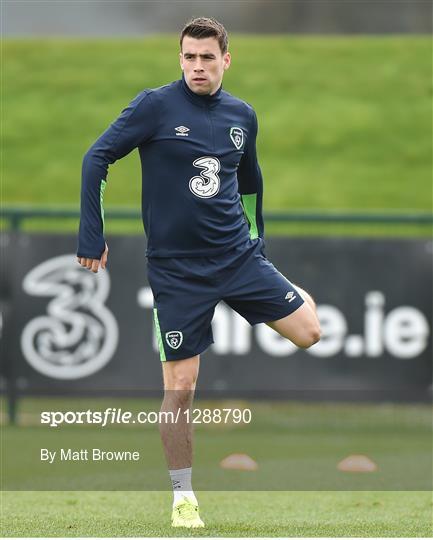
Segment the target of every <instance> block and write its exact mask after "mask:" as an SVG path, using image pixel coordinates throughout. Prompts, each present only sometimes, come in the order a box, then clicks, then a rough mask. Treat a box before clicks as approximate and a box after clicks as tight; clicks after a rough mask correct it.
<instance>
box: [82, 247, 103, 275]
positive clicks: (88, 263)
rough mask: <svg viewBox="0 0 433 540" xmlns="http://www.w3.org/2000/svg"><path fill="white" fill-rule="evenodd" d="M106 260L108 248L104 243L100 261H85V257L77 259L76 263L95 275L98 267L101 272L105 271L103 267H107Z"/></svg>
mask: <svg viewBox="0 0 433 540" xmlns="http://www.w3.org/2000/svg"><path fill="white" fill-rule="evenodd" d="M107 259H108V246H107V243H105V250H104V253H103V254H102V255H101V258H100V259H86V257H77V262H78V264H80V265H81V266H82V267H83V268H88V269H89V270H91V271H92V272H93V273H94V274H97V273H98V270H99V266H101V268H102V270H105V267H106V266H107Z"/></svg>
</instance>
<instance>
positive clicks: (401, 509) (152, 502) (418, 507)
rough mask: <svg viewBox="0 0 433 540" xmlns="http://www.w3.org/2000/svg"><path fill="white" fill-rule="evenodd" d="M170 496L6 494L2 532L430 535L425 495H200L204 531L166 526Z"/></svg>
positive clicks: (428, 504)
mask: <svg viewBox="0 0 433 540" xmlns="http://www.w3.org/2000/svg"><path fill="white" fill-rule="evenodd" d="M171 497H172V496H171V493H166V492H165V493H164V492H153V493H145V492H21V493H20V492H7V493H3V496H2V498H3V501H2V512H3V520H2V534H3V535H4V536H12V537H13V536H24V537H27V536H30V537H35V536H36V537H52V536H60V537H83V536H96V537H116V536H122V537H130V536H133V537H140V536H156V537H158V536H182V537H185V536H188V537H189V536H191V537H203V536H211V537H214V536H245V537H257V536H264V537H272V536H276V537H287V536H307V537H311V536H313V537H315V536H324V537H331V538H332V537H339V536H364V537H377V536H379V537H380V536H384V537H402V536H406V537H407V536H409V537H411V536H412V537H431V536H432V534H433V528H432V497H431V493H428V492H373V493H371V492H370V493H368V492H260V491H258V492H241V493H240V492H204V493H201V494H199V499H200V505H201V514H202V517H203V519H204V521H205V523H206V529H204V530H200V531H188V530H185V529H183V530H182V529H181V530H179V529H178V530H176V529H172V528H171V527H170V521H169V516H170V507H171Z"/></svg>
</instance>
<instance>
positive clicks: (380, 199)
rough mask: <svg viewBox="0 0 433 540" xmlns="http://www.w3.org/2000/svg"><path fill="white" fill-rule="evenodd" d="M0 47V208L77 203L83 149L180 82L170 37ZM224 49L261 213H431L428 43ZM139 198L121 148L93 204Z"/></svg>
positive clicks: (313, 41)
mask: <svg viewBox="0 0 433 540" xmlns="http://www.w3.org/2000/svg"><path fill="white" fill-rule="evenodd" d="M3 48H4V68H3V75H4V84H3V111H4V112H3V118H2V124H3V135H4V157H5V159H4V169H3V202H4V203H28V204H38V205H43V204H45V205H54V204H55V205H56V204H68V205H74V206H77V205H78V202H79V183H80V167H81V160H82V156H83V154H84V152H85V151H86V149H87V148H88V147H89V145H90V144H91V143H92V141H94V140H95V138H96V137H97V136H98V135H99V134H100V133H101V132H102V131H103V130H104V129H105V128H106V127H107V125H108V124H109V123H110V122H111V121H112V120H113V119H114V118H115V117H116V116H117V115H118V114H119V112H120V110H121V109H122V108H123V107H124V106H125V105H126V104H127V103H128V102H129V101H130V100H131V99H132V98H133V97H134V96H135V95H136V94H137V93H138V92H139V91H140V90H141V89H142V88H145V87H157V86H160V85H162V84H165V83H166V82H168V81H171V80H175V79H177V78H178V77H179V73H180V71H179V67H178V59H177V48H178V45H177V37H176V36H164V37H150V38H146V39H141V40H116V41H115V40H111V41H107V40H93V41H83V40H79V41H78V40H4V44H3ZM231 50H232V54H233V64H232V68H231V69H230V70H229V72H228V73H227V75H226V78H225V81H224V87H225V88H226V89H227V90H228V91H230V92H232V93H233V94H235V95H238V96H240V97H242V98H244V99H245V100H247V101H248V102H250V103H252V104H253V105H254V107H255V108H256V110H257V113H258V117H259V121H260V135H259V141H258V147H259V157H260V162H261V165H262V169H263V173H264V178H265V185H266V187H265V209H266V210H302V209H305V208H308V209H317V210H332V209H346V210H358V211H359V210H365V209H367V210H382V209H385V210H388V211H389V210H398V211H404V210H418V211H430V210H431V121H430V119H431V107H432V85H431V62H430V59H431V43H430V39H429V38H428V37H398V36H397V37H396V36H394V37H386V38H381V37H376V38H371V37H370V38H365V37H351V38H349V37H338V38H334V37H332V38H329V37H328V38H321V37H296V38H293V37H279V36H274V37H263V36H260V37H259V36H249V37H245V36H242V37H241V36H237V37H233V39H232V41H231ZM156 51H157V52H156ZM139 200H140V173H139V163H138V157H137V155H136V153H133V154H131V155H130V156H128V157H127V158H126V159H124V160H122V161H121V162H120V163H117V164H115V165H114V166H113V167H112V170H111V174H110V183H109V189H107V192H106V206H107V207H109V206H110V205H111V206H112V205H125V206H131V207H138V206H139Z"/></svg>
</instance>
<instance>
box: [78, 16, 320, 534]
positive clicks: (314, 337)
mask: <svg viewBox="0 0 433 540" xmlns="http://www.w3.org/2000/svg"><path fill="white" fill-rule="evenodd" d="M227 48H228V38H227V33H226V30H225V29H224V27H223V26H222V25H221V24H220V23H219V22H218V21H216V20H214V19H209V18H196V19H193V20H192V21H190V22H189V23H188V24H187V25H186V26H185V27H184V28H183V30H182V32H181V36H180V54H179V57H180V66H181V69H182V72H183V74H182V78H181V79H180V80H178V81H175V82H173V83H171V84H168V85H166V86H162V87H161V88H156V89H151V90H149V89H147V90H144V91H142V92H141V93H140V94H139V95H138V96H137V97H136V98H135V99H133V101H132V102H131V103H130V104H129V105H128V107H126V108H125V109H124V110H123V112H122V113H121V115H120V116H119V118H118V119H117V120H116V121H115V122H114V123H113V124H111V126H110V127H109V128H108V129H107V130H106V131H105V132H104V133H103V134H102V135H101V137H100V138H99V139H98V140H97V141H96V142H95V143H94V144H93V146H92V147H91V148H90V150H89V151H88V152H87V154H86V155H85V157H84V161H83V171H82V191H81V220H80V230H79V245H78V252H77V257H78V262H79V264H81V266H83V267H85V268H88V269H89V270H91V271H92V272H97V271H98V269H99V267H101V268H105V267H106V264H107V257H108V247H107V244H106V243H105V239H104V213H103V194H104V190H105V186H106V181H107V180H106V178H107V172H108V166H109V164H111V163H114V162H115V161H116V160H118V159H121V158H122V157H124V156H126V155H127V154H129V152H131V151H132V150H133V149H135V148H138V150H139V153H140V159H141V164H142V210H143V223H144V229H145V232H146V235H147V251H146V256H147V262H148V279H149V283H150V286H151V288H152V292H153V296H154V322H155V329H156V333H157V337H158V344H159V351H160V358H161V361H162V370H163V379H164V400H163V403H162V410H164V411H177V410H179V409H180V410H182V411H183V410H186V409H188V408H190V407H191V404H192V399H193V395H194V390H195V386H196V381H197V377H198V371H199V360H200V354H201V353H202V352H203V351H204V350H205V349H206V348H207V347H209V345H210V344H211V343H213V339H212V329H211V321H212V317H213V314H214V309H215V306H216V305H217V304H218V302H220V301H221V300H224V301H225V302H226V303H227V304H228V305H229V306H230V307H232V308H233V309H234V310H236V311H237V312H238V313H240V314H241V315H242V316H243V317H244V318H245V319H246V320H247V321H248V322H249V323H250V324H252V325H254V324H257V323H263V322H264V323H266V324H268V325H269V326H270V327H271V328H272V329H273V330H275V331H276V332H278V333H279V334H280V335H281V336H283V337H285V338H287V339H289V340H290V341H292V342H293V343H294V344H295V345H297V346H298V347H302V348H307V347H310V346H311V345H313V344H314V343H316V342H317V341H318V340H319V338H320V327H319V322H318V319H317V314H316V308H315V303H314V301H313V299H312V298H311V296H310V295H309V294H308V293H306V292H305V291H304V290H303V289H301V288H300V287H297V286H296V287H295V286H294V285H293V284H292V283H290V281H288V280H287V279H286V278H285V277H284V276H283V275H282V274H280V273H279V272H278V271H277V270H276V268H275V267H274V266H273V265H272V264H271V262H269V260H268V259H267V258H266V256H265V252H264V240H263V233H264V227H263V218H262V195H263V183H262V175H261V172H260V168H259V165H258V162H257V155H256V136H257V118H256V114H255V112H254V109H253V108H252V107H251V106H250V105H249V104H247V103H245V102H244V101H242V100H240V99H238V98H236V97H234V96H232V95H230V94H229V93H228V92H225V91H224V90H222V87H221V83H222V79H223V75H224V72H225V71H226V70H227V69H228V68H229V67H230V60H231V57H230V53H229V52H228V50H227ZM270 84H272V81H270ZM130 263H131V261H125V264H130ZM182 417H183V418H186V416H185V415H181V418H182ZM160 432H161V438H162V443H163V446H164V450H165V455H166V459H167V463H168V468H169V473H170V477H171V480H172V486H173V493H174V500H173V511H172V525H173V526H174V527H190V528H195V527H203V526H204V524H203V522H202V520H201V519H200V516H199V512H198V504H197V500H196V497H195V495H194V492H193V490H192V486H191V466H192V426H191V425H188V424H187V423H186V421H183V422H179V423H178V424H172V425H169V424H165V425H161V426H160Z"/></svg>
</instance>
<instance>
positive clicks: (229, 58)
mask: <svg viewBox="0 0 433 540" xmlns="http://www.w3.org/2000/svg"><path fill="white" fill-rule="evenodd" d="M223 61H224V70H227V69H229V67H230V64H231V62H232V56H231V54H230V53H229V52H226V53H225V55H224V57H223Z"/></svg>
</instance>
